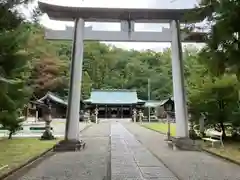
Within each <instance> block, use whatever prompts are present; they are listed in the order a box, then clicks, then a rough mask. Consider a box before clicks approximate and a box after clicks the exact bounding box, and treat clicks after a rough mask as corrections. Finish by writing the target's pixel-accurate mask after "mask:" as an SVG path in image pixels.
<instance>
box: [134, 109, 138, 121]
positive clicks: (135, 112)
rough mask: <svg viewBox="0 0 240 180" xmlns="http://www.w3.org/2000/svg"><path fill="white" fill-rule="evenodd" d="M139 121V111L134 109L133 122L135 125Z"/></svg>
mask: <svg viewBox="0 0 240 180" xmlns="http://www.w3.org/2000/svg"><path fill="white" fill-rule="evenodd" d="M136 119H137V111H136V109H133V122H134V123H135V122H136Z"/></svg>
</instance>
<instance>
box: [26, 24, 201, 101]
mask: <svg viewBox="0 0 240 180" xmlns="http://www.w3.org/2000/svg"><path fill="white" fill-rule="evenodd" d="M31 31H32V34H31V38H30V40H29V49H30V51H31V52H32V53H33V54H34V55H33V56H34V59H33V61H32V62H33V74H32V76H31V81H32V82H31V84H32V85H33V86H34V94H35V96H36V97H40V96H42V95H43V94H44V93H46V92H47V91H53V92H55V93H58V94H59V95H61V96H67V89H68V79H69V73H70V72H69V65H70V64H69V63H70V57H71V42H60V41H55V42H49V41H46V40H44V38H43V29H42V28H41V27H39V26H32V30H31ZM36 42H37V44H36ZM31 46H32V47H31ZM196 55H197V51H196V49H195V48H194V47H191V48H188V49H185V53H184V60H185V69H186V76H187V77H190V75H191V71H192V70H193V68H194V66H197V65H198V62H197V60H196ZM171 76H172V75H171V51H170V49H165V50H164V51H163V52H158V53H157V52H153V51H150V50H148V51H143V52H138V51H134V50H123V49H120V48H117V47H114V46H107V45H106V44H103V43H100V42H85V46H84V61H83V84H82V98H83V99H85V98H87V97H88V96H89V93H90V91H91V89H92V88H93V89H101V88H112V89H121V88H124V89H137V91H138V93H139V97H140V98H142V99H147V83H148V78H149V79H150V82H151V97H152V99H156V100H159V99H164V98H166V97H169V96H171V95H172V80H171V79H172V77H171Z"/></svg>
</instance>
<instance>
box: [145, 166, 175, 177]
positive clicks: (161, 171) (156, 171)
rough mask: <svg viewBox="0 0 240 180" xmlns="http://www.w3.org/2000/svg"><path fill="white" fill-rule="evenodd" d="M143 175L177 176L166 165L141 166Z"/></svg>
mask: <svg viewBox="0 0 240 180" xmlns="http://www.w3.org/2000/svg"><path fill="white" fill-rule="evenodd" d="M140 170H141V172H142V174H143V177H144V178H146V179H151V178H174V177H175V176H174V175H173V173H172V172H171V171H169V170H168V169H167V168H166V167H164V166H162V167H140Z"/></svg>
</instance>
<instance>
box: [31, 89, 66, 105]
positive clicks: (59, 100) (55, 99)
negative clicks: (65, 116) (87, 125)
mask: <svg viewBox="0 0 240 180" xmlns="http://www.w3.org/2000/svg"><path fill="white" fill-rule="evenodd" d="M45 99H49V100H51V101H53V102H56V103H59V104H62V105H66V106H67V104H68V103H67V102H66V101H64V100H63V99H62V98H60V97H58V96H56V95H55V94H53V93H52V92H48V93H47V94H46V95H45V96H43V97H42V98H40V99H38V100H37V101H36V102H38V103H42V102H43V101H44V100H45Z"/></svg>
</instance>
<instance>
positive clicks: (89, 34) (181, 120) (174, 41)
mask: <svg viewBox="0 0 240 180" xmlns="http://www.w3.org/2000/svg"><path fill="white" fill-rule="evenodd" d="M39 7H40V9H41V10H42V11H43V12H45V13H47V14H48V16H49V18H51V19H54V20H60V21H74V24H75V25H74V28H72V27H67V28H66V29H65V30H60V31H56V30H50V29H47V30H46V34H45V36H46V38H47V39H50V40H70V41H73V51H72V64H71V81H70V90H69V98H68V99H69V102H68V113H67V125H66V134H65V139H66V140H78V139H79V127H78V119H79V109H80V94H81V81H82V64H83V45H84V43H83V41H84V40H98V41H115V42H116V41H126V42H170V43H171V48H172V79H173V96H174V102H175V114H176V136H177V137H179V138H188V115H187V108H186V97H185V85H184V76H183V61H182V47H181V42H202V41H203V39H202V37H203V36H201V35H202V34H204V33H186V32H181V31H180V23H188V22H187V21H186V18H185V17H186V16H185V15H186V14H187V13H191V12H192V11H196V10H192V9H127V8H98V7H71V6H60V5H54V4H49V3H46V2H39ZM203 19H204V16H203V17H200V19H194V20H193V19H191V22H190V23H195V22H200V21H202V20H203ZM85 22H120V24H121V30H120V31H95V30H93V29H92V28H91V27H85ZM136 23H167V24H170V28H162V31H159V32H146V31H135V28H134V25H135V24H136ZM169 93H171V92H169Z"/></svg>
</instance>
